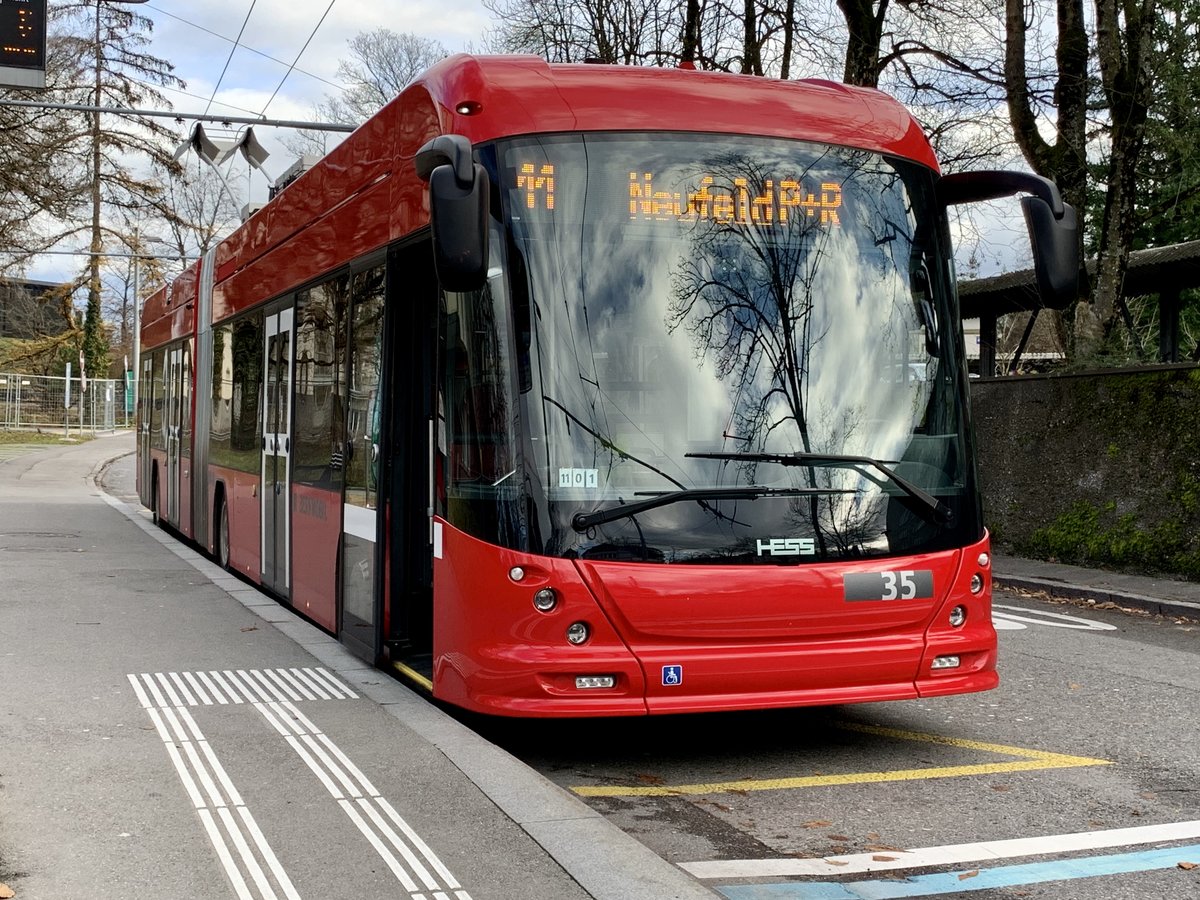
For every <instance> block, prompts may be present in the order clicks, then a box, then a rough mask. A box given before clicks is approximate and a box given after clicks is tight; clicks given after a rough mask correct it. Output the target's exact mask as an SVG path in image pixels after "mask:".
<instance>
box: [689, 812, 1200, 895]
mask: <svg viewBox="0 0 1200 900" xmlns="http://www.w3.org/2000/svg"><path fill="white" fill-rule="evenodd" d="M1197 837H1200V821H1198V820H1193V821H1188V822H1168V823H1165V824H1162V825H1139V826H1136V827H1133V828H1113V829H1110V830H1108V831H1082V832H1075V833H1072V834H1055V835H1045V836H1042V837H1031V838H1012V839H1009V840H1003V841H980V842H978V843H973V844H949V845H947V846H943V847H922V848H920V849H916V850H898V851H896V852H895V853H892V852H876V853H852V854H846V855H844V856H827V857H823V858H819V859H816V858H813V859H795V858H790V859H728V860H719V859H718V860H706V861H702V862H690V863H681V864H680V868H682V869H683V870H684V871H686V872H688V873H690V874H691V875H693V876H695V877H696V878H702V879H706V880H711V879H716V878H720V879H742V878H776V877H791V876H803V875H826V876H828V875H858V874H862V873H864V872H888V871H894V870H896V869H916V868H923V867H925V866H947V865H959V864H962V863H973V862H992V861H995V860H1000V859H1012V858H1014V857H1019V856H1049V855H1053V854H1061V853H1071V852H1078V851H1081V850H1102V849H1106V848H1111V847H1130V846H1135V845H1138V844H1155V843H1160V842H1165V841H1179V840H1188V839H1194V838H1197Z"/></svg>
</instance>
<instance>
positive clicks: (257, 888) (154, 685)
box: [129, 672, 300, 900]
mask: <svg viewBox="0 0 1200 900" xmlns="http://www.w3.org/2000/svg"><path fill="white" fill-rule="evenodd" d="M172 675H174V673H172ZM129 683H130V684H131V685H133V692H134V694H135V695H136V696H137V699H138V702H139V703H140V704H141V705H142V708H143V709H145V710H146V713H147V714H148V715H149V716H150V721H151V722H153V723H154V728H155V730H156V731H157V732H158V736H159V737H160V738H161V739H162V742H163V747H164V748H165V749H166V751H167V756H169V757H170V759H171V763H172V765H174V766H175V771H176V773H178V775H179V779H180V781H182V782H183V787H184V790H185V791H186V792H187V795H188V797H189V798H190V799H191V801H192V805H193V806H194V807H195V809H196V811H197V813H198V814H199V816H200V821H201V822H202V824H203V825H204V831H205V833H206V834H207V835H208V839H209V842H210V843H211V844H212V845H213V849H214V850H215V851H216V853H217V858H218V859H220V861H221V865H222V866H223V867H224V869H225V874H226V875H227V876H228V877H229V881H230V883H231V884H232V885H233V889H234V891H235V893H236V894H237V895H238V898H239V900H256V898H261V900H279V897H280V894H279V893H277V892H276V888H278V890H279V892H282V894H283V897H284V898H286V900H300V895H299V893H297V891H296V888H295V887H294V886H293V884H292V882H291V879H290V878H288V875H287V872H285V871H284V869H283V866H282V865H280V863H279V859H278V857H277V856H276V855H275V851H274V850H272V849H271V845H270V844H269V843H268V842H267V839H266V837H265V836H264V835H263V833H262V830H261V829H260V828H259V827H258V824H257V823H256V822H255V821H254V816H253V815H251V813H250V810H249V808H247V807H246V805H245V803H244V802H243V800H242V796H241V794H239V793H238V791H237V789H236V788H235V787H234V786H233V782H232V780H231V779H230V778H229V774H228V773H227V772H226V771H225V768H224V767H223V766H222V765H221V763H220V761H219V760H218V759H217V755H216V753H214V752H213V749H212V747H211V746H210V745H209V743H208V741H207V740H206V739H205V737H204V733H203V732H202V731H201V730H200V726H199V725H197V724H196V720H195V719H193V718H192V714H191V713H190V712H189V711H188V708H187V706H185V705H183V704H182V702H177V703H174V704H169V703H166V702H162V701H164V697H163V695H162V693H161V692H160V691H159V689H158V688H159V686H160V685H161V686H162V687H163V688H165V689H166V691H167V693H168V695H170V696H171V697H172V698H173V699H174V700H180V696H179V695H176V694H175V693H174V691H173V690H171V687H170V682H169V681H168V680H167V679H166V678H165V677H163V674H162V673H161V672H157V673H155V674H153V675H149V674H143V675H142V676H141V677H140V678H139V677H138V676H137V675H132V674H131V675H129ZM182 696H183V697H190V698H191V700H192V705H198V704H199V702H200V701H197V700H196V698H195V696H193V695H191V694H190V692H189V691H187V690H186V689H185V690H184V692H183V695H182ZM151 698H153V699H151ZM180 748H182V750H183V752H182V753H180ZM197 781H198V782H199V786H197ZM201 788H203V793H202V792H201ZM206 794H207V797H208V799H207V800H206V799H205V795H206ZM230 807H233V809H232V810H231V809H230ZM214 811H215V812H216V816H214V815H213V812H214ZM234 811H236V812H237V816H236V817H235V816H234ZM239 819H240V822H239ZM218 821H219V822H220V824H221V826H223V827H224V833H222V831H221V828H220V827H218V824H217V823H218ZM243 828H244V829H245V831H243ZM247 834H248V835H249V838H250V839H249V840H247ZM226 838H228V841H227V840H226ZM229 842H232V843H233V846H234V849H235V850H236V851H237V858H236V859H235V857H234V854H233V853H231V852H230V850H229ZM251 844H253V847H252V846H251ZM256 851H257V852H256ZM260 860H261V862H260ZM239 862H240V865H239ZM263 863H265V864H266V868H267V869H268V870H270V873H271V876H273V879H274V880H273V881H272V877H270V876H268V875H267V872H266V871H264V869H263ZM243 870H244V872H245V873H246V874H248V875H249V877H250V881H251V882H253V884H254V890H252V889H251V887H250V885H249V884H248V883H247V881H246V876H245V875H244V874H243Z"/></svg>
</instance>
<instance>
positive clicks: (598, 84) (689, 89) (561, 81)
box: [394, 54, 937, 169]
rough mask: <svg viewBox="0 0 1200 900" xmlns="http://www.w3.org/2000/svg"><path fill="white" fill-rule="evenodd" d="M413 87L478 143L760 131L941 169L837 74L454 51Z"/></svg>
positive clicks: (921, 144) (901, 122)
mask: <svg viewBox="0 0 1200 900" xmlns="http://www.w3.org/2000/svg"><path fill="white" fill-rule="evenodd" d="M415 85H419V86H420V87H423V88H424V89H425V90H427V91H428V92H429V94H430V95H431V97H432V98H433V99H434V101H435V102H436V103H437V105H438V106H439V107H440V110H441V114H442V119H443V121H442V127H443V129H444V131H445V132H449V133H458V134H463V135H465V136H467V137H468V138H470V139H471V141H472V142H473V143H477V142H479V141H486V140H491V139H494V138H499V137H506V136H514V135H522V134H536V133H543V132H567V131H645V130H654V131H660V130H661V131H685V132H716V133H723V134H754V135H763V136H768V137H784V138H797V139H803V140H813V141H820V142H825V143H831V144H839V145H843V146H850V147H860V148H862V149H865V150H873V151H877V152H881V153H891V154H896V155H899V156H903V157H906V158H909V159H913V160H915V161H917V162H921V163H924V164H925V165H928V166H930V167H931V168H934V169H936V168H937V162H936V160H935V158H934V155H933V151H932V149H931V148H930V146H929V142H928V140H927V139H926V138H925V135H924V132H923V131H922V129H921V126H920V124H919V123H918V122H917V121H916V120H915V119H914V118H913V116H912V115H911V114H910V113H909V112H908V111H907V110H906V109H905V108H904V107H903V106H901V105H900V104H899V103H897V102H896V101H895V100H893V99H892V98H890V97H888V96H887V95H886V94H883V93H880V92H879V91H876V90H871V89H868V88H858V87H849V86H846V85H842V84H836V83H834V82H831V81H819V80H801V81H780V80H778V79H772V78H762V77H758V76H751V75H731V74H726V73H715V72H701V71H697V70H694V69H664V68H653V67H641V66H612V65H592V64H578V65H576V64H550V63H547V62H545V61H544V60H542V59H540V58H538V57H535V56H478V57H475V56H467V55H465V54H458V55H455V56H451V57H448V58H447V59H444V60H442V61H441V62H439V63H438V64H437V65H435V66H433V67H432V68H431V69H429V70H428V71H427V72H426V73H425V74H424V75H422V76H421V77H420V78H418V79H417V81H416V82H415ZM406 93H407V92H406ZM402 96H403V95H402ZM394 102H400V103H403V102H404V101H403V100H398V101H394Z"/></svg>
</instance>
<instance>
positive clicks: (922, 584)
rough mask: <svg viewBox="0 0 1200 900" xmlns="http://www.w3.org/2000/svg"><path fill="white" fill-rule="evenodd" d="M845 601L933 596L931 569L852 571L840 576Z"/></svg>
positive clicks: (919, 598) (926, 597)
mask: <svg viewBox="0 0 1200 900" xmlns="http://www.w3.org/2000/svg"><path fill="white" fill-rule="evenodd" d="M842 585H843V587H844V589H845V597H846V600H847V601H849V602H856V601H860V600H925V599H929V598H931V597H933V572H931V571H930V570H929V569H902V570H901V571H899V572H855V573H853V574H851V575H846V576H844V577H843V578H842Z"/></svg>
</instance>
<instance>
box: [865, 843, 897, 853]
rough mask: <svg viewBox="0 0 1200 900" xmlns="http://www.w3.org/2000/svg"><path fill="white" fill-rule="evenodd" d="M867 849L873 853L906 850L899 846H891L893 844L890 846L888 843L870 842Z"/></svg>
mask: <svg viewBox="0 0 1200 900" xmlns="http://www.w3.org/2000/svg"><path fill="white" fill-rule="evenodd" d="M867 850H869V851H870V852H872V853H880V852H882V853H903V852H904V851H903V850H901V849H900V848H899V847H891V846H888V845H887V844H868V845H867Z"/></svg>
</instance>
